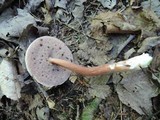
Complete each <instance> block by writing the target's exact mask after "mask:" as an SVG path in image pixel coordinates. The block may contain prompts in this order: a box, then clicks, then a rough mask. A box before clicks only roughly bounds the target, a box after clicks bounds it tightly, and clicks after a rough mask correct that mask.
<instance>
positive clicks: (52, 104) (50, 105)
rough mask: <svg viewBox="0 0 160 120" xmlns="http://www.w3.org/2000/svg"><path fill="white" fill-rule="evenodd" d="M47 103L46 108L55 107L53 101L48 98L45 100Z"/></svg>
mask: <svg viewBox="0 0 160 120" xmlns="http://www.w3.org/2000/svg"><path fill="white" fill-rule="evenodd" d="M47 103H48V107H49V108H50V109H54V106H55V102H54V101H53V100H51V99H50V98H48V99H47Z"/></svg>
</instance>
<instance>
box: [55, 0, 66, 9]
mask: <svg viewBox="0 0 160 120" xmlns="http://www.w3.org/2000/svg"><path fill="white" fill-rule="evenodd" d="M66 5H67V0H55V4H54V7H59V8H63V9H66Z"/></svg>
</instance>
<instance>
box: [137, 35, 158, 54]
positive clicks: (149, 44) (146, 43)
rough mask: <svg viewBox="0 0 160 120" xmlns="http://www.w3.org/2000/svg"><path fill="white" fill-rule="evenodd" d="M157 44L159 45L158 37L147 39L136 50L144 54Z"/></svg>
mask: <svg viewBox="0 0 160 120" xmlns="http://www.w3.org/2000/svg"><path fill="white" fill-rule="evenodd" d="M158 44H160V37H159V36H158V37H148V38H146V39H144V40H143V42H142V45H141V47H140V48H139V50H138V53H144V52H146V51H148V50H149V49H151V48H152V47H154V46H156V45H158Z"/></svg>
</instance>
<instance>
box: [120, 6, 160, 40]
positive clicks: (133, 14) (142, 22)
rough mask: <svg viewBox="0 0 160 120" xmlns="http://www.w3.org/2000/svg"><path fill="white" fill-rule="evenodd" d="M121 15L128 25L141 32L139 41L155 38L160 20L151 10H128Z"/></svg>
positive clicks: (159, 27) (159, 26)
mask: <svg viewBox="0 0 160 120" xmlns="http://www.w3.org/2000/svg"><path fill="white" fill-rule="evenodd" d="M123 15H124V16H125V17H126V20H127V21H128V22H129V23H132V24H133V25H134V26H136V28H137V29H140V30H141V39H143V38H147V37H154V36H157V31H158V29H160V19H159V18H158V16H157V15H156V14H155V13H154V12H153V11H152V10H149V9H142V10H139V11H134V10H132V9H130V8H128V9H127V10H125V11H124V13H123Z"/></svg>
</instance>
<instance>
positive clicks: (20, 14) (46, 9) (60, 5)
mask: <svg viewBox="0 0 160 120" xmlns="http://www.w3.org/2000/svg"><path fill="white" fill-rule="evenodd" d="M158 2H159V1H157V0H156V1H149V0H148V1H145V2H142V4H141V6H140V7H143V9H139V8H140V7H139V6H138V7H137V8H136V9H134V10H133V9H131V8H133V7H130V6H125V5H127V4H128V3H127V2H126V3H125V2H124V1H123V2H121V1H116V0H112V1H111V0H109V1H103V0H99V1H91V2H90V1H86V0H83V1H80V0H76V1H70V0H65V1H62V0H61V1H60V0H56V1H55V2H53V1H52V0H45V1H44V0H41V1H37V0H34V1H32V0H31V1H26V3H24V2H22V1H21V2H19V3H17V2H13V3H12V4H10V3H9V2H8V3H7V6H9V7H10V8H7V7H6V6H5V7H4V8H6V9H4V8H3V7H2V8H3V9H2V11H1V8H0V11H1V12H2V13H1V16H0V22H1V23H0V26H1V28H3V29H1V30H0V38H1V39H3V40H2V41H5V42H6V43H7V44H8V45H9V46H10V47H11V46H12V47H13V49H15V50H13V51H9V50H8V48H5V47H4V44H0V47H1V49H0V55H1V63H0V68H1V70H0V72H1V74H0V78H1V81H2V82H1V85H0V88H1V89H0V90H1V91H0V93H1V95H0V96H1V100H3V99H4V95H5V96H6V97H7V98H5V101H7V99H8V98H10V99H12V100H19V102H18V101H17V102H16V103H14V102H13V101H11V102H12V103H14V104H15V105H16V108H13V107H12V106H13V105H10V106H9V107H11V111H12V112H13V111H14V110H15V109H16V110H17V111H21V110H22V111H23V112H22V113H19V114H17V116H19V119H24V118H23V116H25V118H27V119H28V120H30V119H31V120H32V119H33V118H34V119H39V120H43V119H75V118H76V119H78V118H81V119H82V120H85V119H107V118H112V119H123V118H124V119H138V118H141V117H142V116H141V115H144V116H143V117H145V118H147V117H148V115H151V117H152V116H153V117H154V118H158V116H156V115H154V113H155V112H154V111H152V108H154V109H156V111H158V108H155V104H156V100H155V99H156V97H157V95H158V94H159V92H158V88H159V87H158V86H156V85H155V84H157V81H158V80H159V69H157V68H158V67H159V65H158V64H159V57H158V56H159V52H155V51H157V48H156V47H157V46H158V44H159V29H160V20H159V13H158V11H159V6H158V5H159V3H158ZM124 3H125V4H124ZM2 4H4V3H2ZM5 4H6V3H5ZM149 5H150V6H149ZM124 7H125V9H123V8H124ZM13 8H14V9H13ZM134 8H135V7H134ZM122 9H123V10H122ZM120 10H122V11H120ZM120 34H121V35H120ZM42 35H54V36H56V37H58V38H60V39H61V40H62V41H63V42H65V43H66V44H67V45H68V47H69V48H70V49H71V51H72V52H73V55H74V57H75V63H77V64H78V63H79V64H82V65H85V66H96V65H102V64H105V63H112V62H113V61H120V60H123V59H128V58H130V57H132V56H135V55H137V54H140V53H144V52H150V53H153V52H154V58H153V62H152V63H151V66H150V69H147V73H145V72H142V70H141V71H132V72H129V73H121V74H120V73H117V74H116V73H113V74H109V75H105V76H99V77H95V78H92V77H84V76H83V77H82V76H79V75H76V77H75V78H76V79H75V80H74V82H73V83H72V82H70V81H67V82H65V83H64V84H63V85H61V86H57V87H54V88H51V89H46V88H44V87H43V86H42V89H41V90H40V91H41V92H40V91H39V90H38V92H37V91H35V90H36V89H39V88H37V87H36V86H31V84H26V83H33V84H35V81H33V79H32V77H30V76H29V75H28V74H27V71H26V67H25V62H24V56H25V51H26V49H27V47H28V45H29V44H30V43H31V42H32V41H34V39H35V38H37V37H39V36H42ZM130 35H131V36H132V35H133V36H135V38H134V40H128V41H126V40H127V39H126V38H128V37H129V36H130ZM113 39H114V40H113ZM0 43H1V42H0ZM120 44H121V45H120ZM155 48H156V49H155ZM154 49H155V50H154ZM14 51H15V52H16V54H14V56H7V55H8V53H9V54H11V53H12V52H14ZM6 57H9V60H8V59H6ZM14 61H16V64H12V63H13V62H14ZM17 63H18V64H17ZM155 63H156V64H155ZM4 68H5V69H4ZM148 73H149V74H148ZM23 74H26V75H25V76H26V77H24V75H23ZM19 75H20V76H21V80H20V81H19V79H18V76H19ZM6 78H8V81H6V80H4V79H6ZM69 79H72V78H69ZM116 79H118V80H121V81H119V82H118V83H117V81H116ZM115 81H116V82H115ZM151 81H153V82H151ZM155 81H156V82H155ZM158 82H159V81H158ZM20 83H22V84H20ZM26 86H27V88H28V91H27V92H23V91H24V88H25V87H26ZM32 87H34V89H32V90H31V89H29V88H32ZM8 88H9V89H8ZM20 91H21V92H20ZM31 91H32V92H31ZM146 91H147V92H146ZM31 93H32V94H31ZM44 93H45V94H48V95H47V96H48V97H49V98H46V96H45V95H44ZM114 95H118V98H117V97H113V96H114ZM20 96H21V97H20ZM111 97H113V99H112V102H113V103H112V104H110V103H107V102H108V101H109V99H110V98H111ZM152 98H154V102H153V105H152V100H153V99H152ZM114 101H117V102H114ZM121 102H122V103H123V104H122V103H121ZM117 103H118V104H117ZM119 103H120V104H119ZM2 104H4V102H2ZM106 105H107V106H106ZM127 106H128V107H127ZM129 107H130V108H129ZM3 109H4V111H5V110H6V109H7V107H3ZM105 109H107V111H110V112H109V113H110V114H112V115H108V114H109V113H106V112H107V111H106V110H105ZM129 109H133V110H135V111H131V110H129ZM4 111H3V113H2V114H3V115H5V116H7V117H8V118H15V119H16V117H12V114H11V113H6V112H4ZM104 112H105V113H104ZM66 113H68V114H66ZM137 113H138V114H137ZM113 116H114V117H113ZM133 116H134V117H133ZM2 119H3V118H2Z"/></svg>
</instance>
